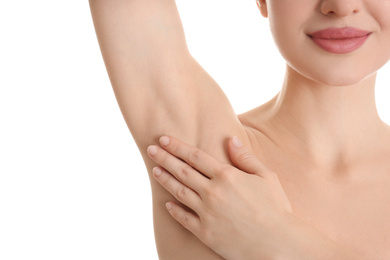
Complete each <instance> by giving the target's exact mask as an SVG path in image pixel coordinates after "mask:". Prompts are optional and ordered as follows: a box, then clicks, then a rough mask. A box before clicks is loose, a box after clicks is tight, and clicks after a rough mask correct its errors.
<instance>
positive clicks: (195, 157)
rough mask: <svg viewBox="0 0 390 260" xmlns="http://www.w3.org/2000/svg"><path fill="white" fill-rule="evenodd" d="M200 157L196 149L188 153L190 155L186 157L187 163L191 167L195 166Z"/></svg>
mask: <svg viewBox="0 0 390 260" xmlns="http://www.w3.org/2000/svg"><path fill="white" fill-rule="evenodd" d="M200 157H201V152H200V151H199V150H198V149H196V150H195V151H192V152H190V154H189V155H188V162H189V163H190V164H191V165H195V164H197V163H198V162H199V159H200Z"/></svg>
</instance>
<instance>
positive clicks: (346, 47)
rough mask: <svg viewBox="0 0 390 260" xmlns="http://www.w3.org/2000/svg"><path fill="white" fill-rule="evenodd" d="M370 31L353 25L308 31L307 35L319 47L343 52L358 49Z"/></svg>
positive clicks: (328, 50)
mask: <svg viewBox="0 0 390 260" xmlns="http://www.w3.org/2000/svg"><path fill="white" fill-rule="evenodd" d="M370 35H371V32H369V31H364V30H360V29H357V28H353V27H344V28H328V29H325V30H321V31H316V32H313V33H309V34H308V36H309V37H310V38H311V39H312V40H313V42H314V43H315V44H316V45H317V46H318V47H320V48H321V49H323V50H325V51H327V52H330V53H335V54H344V53H349V52H353V51H355V50H357V49H359V48H360V47H361V46H362V45H363V44H364V43H365V42H366V40H367V39H368V38H369V37H370Z"/></svg>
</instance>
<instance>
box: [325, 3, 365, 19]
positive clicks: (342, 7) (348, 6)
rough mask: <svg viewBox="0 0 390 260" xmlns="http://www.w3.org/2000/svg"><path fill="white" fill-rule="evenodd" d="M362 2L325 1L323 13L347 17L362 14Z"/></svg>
mask: <svg viewBox="0 0 390 260" xmlns="http://www.w3.org/2000/svg"><path fill="white" fill-rule="evenodd" d="M359 1H360V0H324V1H322V3H321V13H323V14H324V15H334V16H338V17H345V16H348V15H352V14H357V13H359V12H360V5H359Z"/></svg>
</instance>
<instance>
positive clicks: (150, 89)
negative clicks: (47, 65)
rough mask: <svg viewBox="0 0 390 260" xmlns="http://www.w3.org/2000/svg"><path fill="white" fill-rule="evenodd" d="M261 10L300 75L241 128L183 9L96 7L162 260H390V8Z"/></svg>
mask: <svg viewBox="0 0 390 260" xmlns="http://www.w3.org/2000/svg"><path fill="white" fill-rule="evenodd" d="M257 4H258V7H259V9H260V12H261V14H262V15H263V16H264V17H268V18H269V22H270V27H271V31H272V34H273V36H274V38H275V42H276V44H277V45H278V48H279V50H280V52H281V54H282V55H283V57H284V58H285V60H286V64H287V68H286V75H285V80H284V83H283V86H282V89H281V92H280V93H279V94H278V95H277V96H276V97H275V98H273V99H272V100H270V101H269V102H267V103H266V104H264V105H262V106H260V107H258V108H256V109H254V110H251V111H249V112H247V113H245V114H242V115H238V116H237V115H236V114H235V113H234V111H233V109H232V108H231V106H230V104H229V102H228V100H227V99H226V97H225V95H224V94H223V92H222V91H221V89H220V87H219V86H218V85H217V84H216V82H215V81H213V79H212V78H211V77H210V76H209V75H208V74H207V73H206V72H205V71H204V70H203V69H202V68H201V66H200V65H199V64H198V63H197V62H196V61H195V60H194V58H193V57H192V56H191V54H190V52H189V50H188V48H187V45H186V42H185V37H184V32H183V28H182V26H181V22H180V18H179V14H178V12H177V8H176V6H175V1H174V0H110V1H108V0H106V1H104V0H90V6H91V11H92V15H93V19H94V24H95V29H96V33H97V36H98V40H99V44H100V47H101V51H102V54H103V58H104V61H105V64H106V67H107V71H108V74H109V76H110V80H111V83H112V86H113V88H114V91H115V94H116V97H117V100H118V103H119V106H120V108H121V111H122V113H123V116H124V118H125V120H126V122H127V124H128V126H129V129H130V131H131V133H132V135H133V137H134V139H135V141H136V142H137V145H138V147H139V149H140V151H141V153H142V155H143V158H144V160H145V164H146V166H147V168H148V172H149V174H150V177H151V178H150V180H151V186H152V193H153V209H154V225H155V236H156V243H157V248H158V253H159V256H160V259H223V258H225V259H389V258H390V246H389V245H390V240H389V239H390V238H389V234H390V224H389V223H388V221H386V220H388V219H389V218H390V208H389V207H388V205H390V204H389V203H390V189H389V188H388V187H389V185H390V175H389V174H388V172H389V171H388V169H389V168H390V163H389V162H388V160H387V158H389V156H390V129H389V127H388V126H387V125H386V124H384V123H383V122H382V121H381V120H380V118H379V116H378V114H377V111H376V107H375V98H374V88H375V77H376V72H377V70H378V69H379V68H380V67H382V66H383V65H384V64H385V63H386V62H387V61H388V60H389V58H390V15H389V14H390V2H389V1H387V0H299V1H296V0H283V1H281V0H259V1H258V2H257ZM164 135H169V136H174V137H176V138H177V139H176V138H173V137H167V136H164ZM161 136H163V137H161ZM233 136H235V138H233V139H232V138H231V137H233ZM180 140H181V141H180ZM158 141H160V144H161V147H162V148H163V149H161V148H159V147H157V146H150V147H149V145H150V144H156V143H157V142H158ZM148 147H149V148H148ZM194 147H197V148H196V149H195V148H194ZM245 147H246V148H245ZM194 149H195V150H194ZM247 149H248V150H247ZM167 151H168V153H167ZM229 155H230V157H229ZM175 156H176V157H178V158H180V159H182V160H179V159H176V157H175ZM258 159H260V161H261V162H260V161H258ZM183 161H184V162H183ZM185 162H187V163H188V164H186V163H185ZM230 164H234V165H235V166H236V167H238V168H239V169H236V168H234V167H232V166H228V165H230ZM157 165H161V167H162V168H161V167H157V168H156V166H157ZM188 165H191V166H193V168H189V167H188ZM163 168H164V169H165V170H163ZM194 168H195V169H197V171H196V170H195V169H194ZM166 170H167V171H166ZM168 171H169V172H170V173H168ZM178 180H179V181H178ZM172 194H173V195H172ZM176 199H178V200H179V201H180V202H182V203H183V204H184V205H186V206H187V207H186V206H182V207H181V206H179V205H180V204H179V203H178V202H177V200H176ZM169 201H176V203H168V204H167V208H168V209H169V211H167V209H166V207H165V205H166V203H167V202H169ZM170 213H171V214H172V216H173V218H172V216H171V214H170ZM175 220H177V221H178V222H177V221H175ZM182 225H184V227H183V226H182Z"/></svg>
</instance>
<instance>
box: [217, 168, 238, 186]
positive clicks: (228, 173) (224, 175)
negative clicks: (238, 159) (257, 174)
mask: <svg viewBox="0 0 390 260" xmlns="http://www.w3.org/2000/svg"><path fill="white" fill-rule="evenodd" d="M233 169H234V168H233V167H232V166H230V165H225V166H222V168H221V170H220V171H219V176H218V177H219V178H220V179H221V180H222V181H225V182H233V183H234V181H235V176H236V173H235V172H234V171H233Z"/></svg>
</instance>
